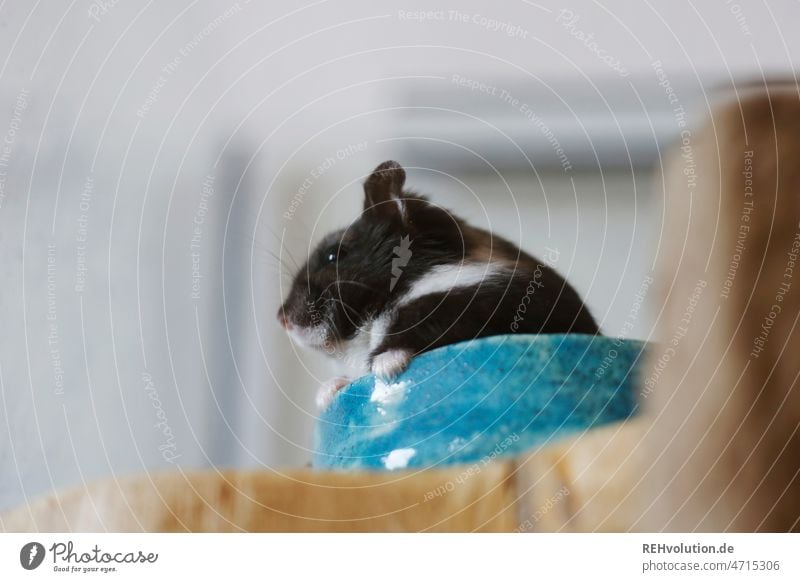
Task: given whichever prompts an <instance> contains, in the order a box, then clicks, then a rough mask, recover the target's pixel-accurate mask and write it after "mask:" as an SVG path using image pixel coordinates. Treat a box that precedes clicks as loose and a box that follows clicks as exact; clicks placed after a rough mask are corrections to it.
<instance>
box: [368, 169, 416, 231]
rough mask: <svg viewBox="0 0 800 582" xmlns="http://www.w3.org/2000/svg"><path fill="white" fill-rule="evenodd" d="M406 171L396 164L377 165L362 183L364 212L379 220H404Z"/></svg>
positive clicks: (406, 210)
mask: <svg viewBox="0 0 800 582" xmlns="http://www.w3.org/2000/svg"><path fill="white" fill-rule="evenodd" d="M405 182H406V171H405V170H404V169H403V167H402V166H401V165H400V164H398V163H397V162H393V161H391V160H390V161H388V162H383V163H382V164H381V165H379V166H378V167H377V168H375V170H374V171H373V172H372V174H370V175H369V177H368V178H367V181H366V182H364V212H365V213H366V212H369V213H372V214H374V215H375V216H379V217H381V218H389V219H390V218H393V217H399V218H400V219H402V220H405V219H406V214H407V212H408V208H407V205H406V200H405V198H404V197H403V184H405Z"/></svg>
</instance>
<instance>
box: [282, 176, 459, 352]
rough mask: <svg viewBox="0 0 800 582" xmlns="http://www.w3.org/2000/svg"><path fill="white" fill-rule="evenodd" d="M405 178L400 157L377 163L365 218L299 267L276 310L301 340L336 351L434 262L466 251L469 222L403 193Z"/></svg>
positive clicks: (330, 238)
mask: <svg viewBox="0 0 800 582" xmlns="http://www.w3.org/2000/svg"><path fill="white" fill-rule="evenodd" d="M405 178H406V173H405V171H404V170H403V168H402V167H401V166H400V165H399V164H398V163H397V162H392V161H389V162H384V163H382V164H381V165H379V166H378V167H377V168H375V171H374V172H373V173H372V174H370V176H369V177H368V178H367V180H366V182H365V183H364V210H363V212H362V213H361V216H359V218H358V219H357V220H355V221H354V222H353V223H352V224H350V225H349V226H348V227H347V228H344V229H341V230H338V231H336V232H333V233H331V234H329V235H328V236H326V237H325V238H323V239H322V241H321V242H320V243H319V244H318V245H317V247H316V248H315V249H314V250H313V252H312V253H311V254H310V256H309V258H308V261H307V262H306V263H305V265H303V266H302V267H301V268H300V270H299V271H298V272H297V273H296V275H295V278H294V281H293V282H292V286H291V289H290V291H289V295H288V297H287V299H286V301H285V302H284V304H283V305H282V306H281V307H280V309H279V310H278V321H279V322H280V324H281V325H282V326H283V327H284V328H285V329H286V331H287V332H288V333H289V335H290V336H291V337H292V339H293V340H294V341H295V342H296V343H299V344H301V345H304V346H306V347H312V348H317V349H321V350H324V351H326V352H328V353H329V354H331V353H333V352H334V351H335V350H336V348H337V346H338V344H339V343H340V342H343V341H347V340H349V339H352V338H353V337H354V336H355V334H356V333H357V331H358V330H359V329H361V328H362V327H363V326H364V324H365V323H366V322H367V321H369V320H371V319H373V318H375V317H376V316H378V315H380V314H381V313H382V312H384V311H386V310H387V309H388V308H389V307H390V306H391V304H392V303H393V302H394V301H396V300H397V299H399V298H400V297H402V295H403V293H404V292H405V291H407V290H408V288H409V287H410V285H412V284H413V281H415V280H416V279H417V278H419V277H420V276H422V275H423V274H424V273H425V272H427V271H428V270H429V269H430V268H431V267H433V266H436V265H440V264H443V263H449V262H456V261H459V260H461V259H462V258H463V257H464V252H465V250H464V249H465V243H464V235H463V223H462V222H461V221H460V220H459V219H458V218H456V217H454V216H453V215H452V214H450V213H449V212H448V211H446V210H444V209H442V208H440V207H438V206H436V205H434V204H431V203H430V202H428V201H427V200H426V199H424V198H422V197H420V196H417V195H415V194H413V193H411V192H406V191H404V190H403V185H404V183H405Z"/></svg>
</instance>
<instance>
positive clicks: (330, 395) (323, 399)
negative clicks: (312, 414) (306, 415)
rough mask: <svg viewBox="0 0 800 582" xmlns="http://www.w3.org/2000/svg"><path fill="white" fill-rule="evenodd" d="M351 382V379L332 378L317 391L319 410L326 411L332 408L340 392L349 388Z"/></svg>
mask: <svg viewBox="0 0 800 582" xmlns="http://www.w3.org/2000/svg"><path fill="white" fill-rule="evenodd" d="M350 382H351V380H350V378H344V377H339V378H331V379H330V380H328V381H327V382H325V383H323V384H322V386H320V387H319V388H318V389H317V408H318V409H319V410H325V409H326V408H328V406H330V404H331V402H333V399H334V398H336V395H337V394H338V393H339V390H341V389H342V388H344V387H345V386H347V385H348V384H349V383H350Z"/></svg>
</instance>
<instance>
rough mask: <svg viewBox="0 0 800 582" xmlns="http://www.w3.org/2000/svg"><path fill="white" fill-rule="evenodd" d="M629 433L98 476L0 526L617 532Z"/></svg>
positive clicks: (630, 462)
mask: <svg viewBox="0 0 800 582" xmlns="http://www.w3.org/2000/svg"><path fill="white" fill-rule="evenodd" d="M640 431H641V429H640V428H639V427H638V425H636V424H635V423H626V424H620V425H613V426H609V427H606V428H603V429H599V430H594V431H592V432H590V433H585V434H583V435H580V436H577V437H573V438H569V439H566V440H563V441H560V442H558V443H556V444H554V445H550V446H548V447H545V448H542V449H540V450H538V451H536V452H534V453H533V454H531V455H529V456H525V457H520V458H518V459H515V460H513V461H505V462H491V463H484V462H480V461H479V462H477V463H474V464H471V465H458V466H454V467H452V468H448V469H446V470H425V471H418V472H396V473H388V474H387V473H338V472H315V471H312V470H291V471H287V472H285V473H282V474H278V473H267V472H245V471H234V472H224V473H218V472H214V471H207V472H196V473H179V472H176V473H161V474H151V475H139V476H133V477H128V478H121V479H118V480H114V479H107V480H104V481H99V482H95V483H92V484H90V485H89V486H88V487H87V488H86V489H75V490H72V491H67V492H65V493H62V494H60V495H54V496H49V497H45V498H43V499H39V500H37V501H35V502H34V503H32V504H31V505H30V506H25V507H21V508H18V509H16V510H15V511H13V512H10V513H8V514H6V515H4V516H2V518H1V519H2V521H1V522H0V523H1V524H2V529H4V530H5V531H117V532H138V531H148V532H180V531H197V532H233V531H260V532H274V531H278V532H284V531H302V532H333V531H336V532H339V531H349V532H360V531H398V532H408V531H413V532H417V531H490V532H511V531H531V532H535V531H594V530H610V531H620V530H623V531H624V530H627V529H628V527H629V522H630V517H629V515H630V512H628V513H626V512H625V511H623V510H619V509H615V510H614V511H610V508H617V506H618V505H620V503H619V502H620V500H621V499H622V498H623V497H624V494H625V492H626V491H627V482H628V480H629V479H630V471H631V468H632V467H633V466H634V464H635V460H634V459H635V455H634V456H632V455H631V451H632V450H633V449H634V448H635V444H636V443H637V442H638V441H639V433H640ZM620 507H626V506H625V505H624V504H622V505H620Z"/></svg>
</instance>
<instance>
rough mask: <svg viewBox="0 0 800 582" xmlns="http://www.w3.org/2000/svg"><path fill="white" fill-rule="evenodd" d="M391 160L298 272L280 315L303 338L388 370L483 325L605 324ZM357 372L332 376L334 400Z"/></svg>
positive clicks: (554, 279) (531, 328)
mask: <svg viewBox="0 0 800 582" xmlns="http://www.w3.org/2000/svg"><path fill="white" fill-rule="evenodd" d="M405 179H406V173H405V171H404V170H403V168H402V167H401V166H400V165H399V164H398V163H397V162H393V161H388V162H384V163H382V164H381V165H379V166H378V167H377V168H376V169H375V171H374V172H373V173H372V174H371V175H370V176H369V177H368V178H367V180H366V182H365V183H364V211H363V213H362V214H361V216H360V217H359V218H358V219H357V220H356V221H355V222H353V223H352V224H351V225H350V226H349V227H347V228H345V229H342V230H339V231H336V232H333V233H331V234H329V235H328V236H326V237H325V238H324V239H323V240H322V241H321V242H320V243H319V245H318V246H317V247H316V249H315V250H314V251H313V253H311V255H310V257H309V259H308V261H307V262H306V264H305V265H303V267H302V268H301V269H300V270H299V272H298V273H297V274H296V275H295V278H294V281H293V283H292V286H291V290H290V291H289V296H288V297H287V299H286V301H285V302H284V304H283V305H282V306H281V307H280V309H279V310H278V320H279V322H280V323H281V325H282V326H283V327H284V328H285V329H286V331H287V332H288V334H289V335H290V336H291V338H292V339H293V341H295V342H296V343H298V344H301V345H303V346H306V347H312V348H315V349H319V350H322V351H324V352H325V353H327V354H328V355H330V356H332V357H334V358H336V359H338V360H339V361H340V362H341V363H342V364H343V365H344V369H345V370H346V371H347V372H346V373H347V374H348V375H349V376H351V377H356V376H360V375H363V374H366V373H369V372H372V373H374V374H375V375H376V376H378V377H381V378H384V379H389V378H392V377H393V376H395V375H397V374H398V373H400V372H402V371H403V370H404V369H405V368H406V366H407V365H408V363H409V361H410V360H411V358H413V357H414V356H415V355H417V354H420V353H422V352H425V351H427V350H431V349H433V348H436V347H439V346H443V345H447V344H452V343H456V342H460V341H463V340H468V339H473V338H477V337H483V336H491V335H499V334H508V333H567V332H571V333H584V334H596V333H598V331H599V330H598V327H597V324H596V323H595V321H594V318H593V317H592V316H591V314H590V313H589V311H588V309H587V308H586V306H585V305H584V303H583V301H582V300H581V298H580V297H579V296H578V294H577V293H576V292H575V290H574V289H573V288H572V287H571V286H570V285H569V283H567V282H566V281H565V280H564V279H563V278H562V277H561V276H560V275H558V273H556V272H555V271H554V270H553V269H552V268H550V267H549V266H548V265H546V264H545V263H544V262H542V261H539V260H537V259H535V258H534V257H532V256H531V255H529V254H527V253H525V252H523V251H522V250H521V249H519V248H518V247H517V246H516V245H514V244H512V243H511V242H509V241H507V240H505V239H503V238H500V237H498V236H496V235H494V234H491V233H489V232H487V231H485V230H482V229H480V228H476V227H474V226H470V225H468V224H466V223H465V222H464V221H463V220H461V219H460V218H458V217H457V216H455V215H453V213H452V212H449V211H448V210H445V209H443V208H441V207H439V206H437V205H435V204H433V203H431V202H429V201H428V199H427V198H425V197H423V196H419V195H417V194H415V193H413V192H410V191H406V190H403V185H404V183H405ZM348 381H349V380H348V378H346V377H341V378H335V379H333V380H331V381H329V382H327V383H325V384H324V385H323V386H322V387H321V388H320V391H319V393H318V396H317V403H318V404H319V405H320V406H321V407H324V406H326V405H327V404H328V403H329V402H330V400H331V399H332V398H333V397H334V396H335V394H336V392H337V391H338V390H339V389H340V388H342V387H343V386H345V385H346V384H347V383H348Z"/></svg>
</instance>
